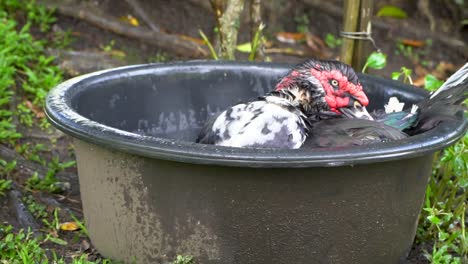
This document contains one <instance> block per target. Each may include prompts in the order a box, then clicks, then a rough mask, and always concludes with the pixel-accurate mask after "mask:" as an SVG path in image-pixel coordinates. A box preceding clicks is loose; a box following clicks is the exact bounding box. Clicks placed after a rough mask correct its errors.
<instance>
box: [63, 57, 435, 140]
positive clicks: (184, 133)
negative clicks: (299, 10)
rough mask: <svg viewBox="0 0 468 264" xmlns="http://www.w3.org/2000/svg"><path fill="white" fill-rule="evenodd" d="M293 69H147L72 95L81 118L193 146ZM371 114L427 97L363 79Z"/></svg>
mask: <svg viewBox="0 0 468 264" xmlns="http://www.w3.org/2000/svg"><path fill="white" fill-rule="evenodd" d="M287 71H288V67H285V66H283V67H243V68H239V67H234V66H232V67H230V66H225V67H219V68H213V67H211V68H209V69H208V68H205V67H203V66H199V67H193V66H192V67H185V68H184V67H180V66H179V67H171V66H167V67H164V66H159V67H151V66H149V67H146V68H138V69H136V70H126V71H125V72H124V73H123V72H122V74H115V73H113V74H110V75H108V76H107V75H106V74H103V75H99V76H97V77H94V78H88V79H86V80H84V81H82V82H81V83H79V84H78V85H77V86H76V87H75V89H74V90H73V91H70V93H72V94H71V95H69V98H70V103H71V107H72V108H73V110H75V111H76V112H77V113H79V114H80V115H82V116H84V117H86V118H89V119H91V120H93V121H96V122H99V123H102V124H104V125H107V126H110V127H113V128H117V129H121V130H125V131H128V132H134V133H138V134H141V135H149V136H154V137H160V138H167V139H174V140H182V141H188V142H194V141H195V139H196V137H197V135H198V133H199V131H200V129H201V128H202V126H203V125H204V123H205V122H206V120H207V119H208V118H211V117H213V116H215V115H216V114H217V113H219V112H221V111H223V110H224V109H225V108H227V107H228V106H231V105H234V104H236V103H240V102H245V101H248V100H252V99H255V98H256V97H258V96H260V95H263V94H265V93H266V92H268V91H271V90H272V88H273V87H274V85H275V84H276V83H277V82H278V80H279V79H280V78H281V77H282V76H283V75H284V74H285V73H286V72H287ZM360 80H361V83H362V85H363V87H364V89H365V91H366V93H367V95H368V96H369V99H370V105H369V107H368V109H369V110H370V111H373V110H376V109H378V108H383V105H384V104H385V103H386V102H387V101H388V100H389V98H390V97H392V96H396V97H398V98H399V100H400V101H402V102H405V108H407V107H411V104H413V103H415V102H418V101H420V100H421V99H423V98H425V97H426V96H427V95H428V93H427V92H425V91H424V90H423V89H417V88H413V87H411V86H408V85H404V84H402V83H399V82H395V81H392V80H388V79H383V78H378V77H373V76H370V75H360Z"/></svg>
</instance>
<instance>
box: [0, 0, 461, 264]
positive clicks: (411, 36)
mask: <svg viewBox="0 0 468 264" xmlns="http://www.w3.org/2000/svg"><path fill="white" fill-rule="evenodd" d="M87 2H90V3H92V4H93V5H94V6H95V8H97V9H100V10H102V11H104V12H105V13H106V14H108V15H111V16H113V17H123V16H127V15H129V14H132V15H133V16H134V17H136V18H137V19H139V18H138V16H137V15H135V14H133V10H132V9H131V8H130V7H129V6H128V5H127V3H126V1H123V0H118V1H116V0H102V1H87ZM139 2H140V3H141V5H142V6H143V7H144V10H150V11H148V15H149V16H151V17H152V20H153V22H154V23H155V24H156V25H158V26H159V27H160V28H161V29H162V30H163V31H165V32H168V33H177V34H184V35H187V36H191V37H194V38H199V36H198V29H202V30H203V31H204V32H205V33H206V34H207V35H208V37H209V38H210V39H214V33H213V28H214V27H215V19H214V17H213V15H212V13H211V12H210V11H209V10H207V9H206V8H204V7H201V6H200V5H197V4H195V3H194V2H200V1H167V0H155V1H149V0H141V1H139ZM264 2H266V1H264ZM275 2H278V1H271V2H269V3H267V8H269V9H270V10H269V11H266V12H265V14H264V20H265V22H266V23H267V26H268V28H267V31H266V36H267V37H268V39H269V40H272V41H273V45H274V46H275V47H290V48H293V49H298V50H303V51H305V52H306V53H307V56H321V55H323V54H329V58H336V57H337V56H338V55H339V48H334V49H330V48H326V47H324V48H323V50H313V49H311V48H309V47H308V46H307V45H306V44H305V43H295V44H285V43H280V42H278V41H277V40H276V39H275V35H276V33H277V32H279V31H289V32H294V31H296V28H297V23H296V22H295V18H297V17H301V16H303V15H304V14H305V15H307V17H308V18H309V24H308V30H309V32H310V33H311V34H314V35H315V36H317V37H318V38H320V39H322V40H323V39H325V37H326V35H327V33H332V34H334V35H335V36H337V35H338V32H339V30H340V28H341V18H339V17H336V15H333V14H329V13H327V12H324V10H320V9H319V8H314V7H312V6H310V5H304V4H303V3H302V2H314V1H298V0H297V1H280V2H286V3H283V4H282V5H281V9H274V8H275ZM376 2H377V3H376V8H378V7H381V6H382V5H384V4H398V5H400V6H402V7H403V9H404V10H406V11H407V12H408V14H410V17H409V18H407V19H403V20H398V19H392V18H385V19H384V18H375V19H376V20H378V21H379V22H380V23H381V24H383V25H386V28H385V29H384V28H382V27H375V28H374V30H373V32H374V34H373V37H374V39H375V42H376V44H377V46H378V47H379V48H380V49H381V50H382V51H383V52H384V53H386V54H388V66H387V67H386V68H385V69H383V70H379V71H370V72H371V73H373V74H377V75H381V76H385V77H389V76H390V75H391V72H393V71H398V70H399V69H400V67H401V66H406V67H408V68H412V69H419V70H416V71H415V73H414V74H413V79H415V80H416V79H418V78H419V77H421V76H422V75H423V74H424V73H426V72H435V73H436V74H437V75H438V76H439V77H440V78H445V77H447V76H448V75H449V74H450V73H451V72H453V71H454V70H455V69H456V68H458V67H459V66H460V65H462V64H464V63H465V62H466V61H467V53H466V46H465V47H462V48H456V47H454V46H450V45H447V44H446V43H444V42H443V41H440V40H438V39H436V38H432V37H433V36H436V35H437V34H438V33H434V32H431V31H430V30H429V29H428V27H429V25H428V20H427V18H426V17H425V16H424V15H422V14H421V13H420V12H419V11H418V10H417V5H416V4H414V3H413V2H416V1H376ZM436 2H437V1H436ZM329 3H332V4H334V5H336V6H338V7H341V6H342V1H339V0H337V1H329ZM437 4H438V2H437V3H436V4H435V5H436V6H433V7H432V9H433V10H434V15H435V16H436V17H437V18H438V19H446V17H447V14H446V13H447V10H446V9H444V8H439V7H438V6H437ZM272 9H273V10H272ZM247 12H248V10H246V14H244V17H248V14H247ZM139 22H140V26H141V27H145V25H144V22H143V21H142V20H141V19H139ZM248 24H249V21H248V19H243V20H242V21H241V29H242V28H244V29H245V28H247V26H248ZM54 28H55V30H64V31H66V30H71V31H72V35H73V38H74V39H75V40H74V41H73V42H72V44H71V45H70V47H69V49H70V50H73V51H84V52H99V53H102V52H103V50H104V47H105V46H110V48H111V50H112V51H113V52H111V54H115V51H119V52H121V53H123V54H125V57H124V58H118V59H115V58H113V60H112V61H114V63H115V66H118V65H124V64H136V63H148V62H154V61H155V60H156V58H159V60H161V59H162V58H163V59H164V60H183V59H186V58H182V57H177V56H174V55H171V54H170V53H168V52H167V51H163V50H159V49H158V48H157V47H155V46H153V45H150V44H147V43H144V42H141V41H138V40H135V39H129V38H126V37H122V36H120V35H117V34H114V33H111V32H109V31H106V30H103V29H101V28H98V27H96V26H93V25H91V24H89V23H87V22H84V21H82V20H79V19H75V18H70V17H68V16H65V15H61V14H58V20H57V24H56V26H55V27H54ZM408 28H413V29H414V28H416V29H417V28H422V29H424V31H420V32H416V33H415V32H414V30H412V31H411V32H410V33H409V31H408ZM439 30H440V32H441V33H440V34H444V33H443V31H444V30H443V29H439ZM467 31H468V30H467V28H466V27H465V28H461V29H460V28H458V29H457V30H456V31H454V32H455V33H453V34H450V35H451V37H452V38H454V39H457V40H458V41H461V42H462V43H464V44H465V45H466V41H467V40H468V36H467V33H468V32H467ZM438 32H439V31H438ZM248 39H249V30H242V31H241V35H240V37H239V40H240V42H244V41H248ZM398 39H408V40H416V41H422V42H423V43H424V44H423V45H424V46H423V47H421V48H416V47H414V48H412V52H411V54H407V55H402V54H401V53H400V54H399V55H398V54H396V53H397V51H398V44H397V40H398ZM428 39H431V41H427V40H428ZM429 42H431V43H432V44H431V45H429V44H428V43H429ZM112 43H114V44H112ZM464 50H465V51H464ZM269 56H270V57H271V60H272V61H273V62H288V63H297V62H300V61H303V60H304V59H305V57H300V56H290V55H285V54H272V55H269ZM111 57H112V56H111ZM245 58H246V55H244V54H239V59H241V60H245ZM58 62H59V64H60V59H59V61H58ZM96 63H98V62H97V61H96ZM441 63H442V64H441ZM111 65H112V63H111ZM440 65H445V66H442V68H443V69H442V70H440V69H439V70H436V69H437V67H438V66H439V68H440V67H441V66H440ZM85 70H86V69H85ZM92 70H96V69H95V68H92ZM67 72H68V74H69V76H67V77H71V75H72V74H73V71H67ZM76 72H78V73H80V74H81V73H85V72H83V70H80V71H75V73H76ZM20 129H23V130H26V128H20ZM51 130H52V134H45V133H44V132H41V131H40V130H39V129H32V130H30V131H29V132H27V133H24V134H25V137H24V138H23V139H22V140H21V143H25V142H30V143H31V144H35V143H44V144H46V145H47V146H48V148H49V149H50V150H51V151H44V152H41V155H44V156H46V157H47V156H48V157H52V156H55V155H59V156H60V157H61V158H60V160H62V161H63V160H71V159H74V156H73V152H72V151H71V148H72V146H73V145H72V140H71V139H70V138H69V137H68V136H66V135H63V134H61V133H60V132H58V131H56V130H53V129H51ZM38 166H39V165H38ZM30 176H31V175H30V174H27V173H24V171H22V170H17V171H16V172H15V174H14V181H15V182H16V183H17V184H16V185H15V186H16V188H17V189H18V190H20V191H21V190H23V188H24V183H25V181H26V179H28V178H29V177H30ZM58 179H59V181H63V182H67V183H69V184H70V188H69V189H67V190H65V191H64V192H62V193H60V194H50V193H46V192H40V191H33V192H28V193H30V194H31V195H32V196H33V197H34V199H35V200H36V201H37V202H38V203H40V204H44V205H46V206H47V211H48V212H49V213H51V212H52V210H53V208H54V207H57V206H59V207H62V208H63V209H64V210H61V211H60V212H61V215H60V219H61V220H62V221H72V219H71V218H70V216H69V213H68V212H67V210H69V211H70V212H72V213H73V214H74V215H75V216H76V217H77V218H78V219H82V211H81V202H80V193H79V183H78V178H77V172H76V169H75V168H69V169H67V170H66V171H65V172H63V173H60V174H59V175H58ZM22 193H23V194H24V193H26V192H22ZM0 207H1V209H0V221H1V222H4V223H9V224H11V225H13V226H14V228H15V229H16V230H18V229H19V228H24V227H25V226H24V224H21V222H20V221H19V220H18V216H17V214H16V212H15V206H14V202H13V199H12V196H11V195H6V196H5V197H4V198H2V199H1V200H0ZM65 209H66V210H65ZM36 225H37V226H39V227H40V228H39V230H38V232H42V231H44V230H43V229H41V227H43V225H42V223H40V221H39V220H36ZM59 237H60V238H62V239H64V240H66V241H68V245H67V246H59V245H56V244H54V243H51V242H47V243H46V244H45V245H44V246H46V247H47V248H49V249H53V250H55V251H56V252H57V254H58V255H59V256H64V257H68V258H69V257H71V256H74V255H77V254H81V253H83V252H86V253H89V254H90V255H91V257H90V259H93V258H94V259H95V258H99V254H98V253H97V252H96V251H95V250H94V249H93V248H92V245H90V241H89V240H88V239H87V238H86V237H84V236H80V235H79V233H77V232H66V231H61V233H60V234H59ZM423 249H425V247H423V246H421V245H415V246H414V248H413V250H412V251H411V253H410V254H409V257H408V261H407V263H428V262H427V260H426V259H425V258H424V257H423V254H422V252H423Z"/></svg>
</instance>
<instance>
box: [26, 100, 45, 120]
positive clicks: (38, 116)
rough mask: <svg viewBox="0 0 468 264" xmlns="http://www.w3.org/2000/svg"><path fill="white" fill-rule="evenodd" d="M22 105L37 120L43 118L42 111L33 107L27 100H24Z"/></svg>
mask: <svg viewBox="0 0 468 264" xmlns="http://www.w3.org/2000/svg"><path fill="white" fill-rule="evenodd" d="M24 105H25V106H26V107H27V108H28V109H29V110H31V111H32V112H33V113H34V114H35V115H36V117H37V118H44V117H45V114H44V111H42V109H41V108H39V107H37V106H35V105H34V104H33V103H31V101H29V100H26V101H24Z"/></svg>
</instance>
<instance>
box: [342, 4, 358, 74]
mask: <svg viewBox="0 0 468 264" xmlns="http://www.w3.org/2000/svg"><path fill="white" fill-rule="evenodd" d="M360 2H361V1H360V0H346V1H345V5H344V8H345V11H344V17H343V31H344V32H356V31H357V30H356V29H357V27H358V18H359V4H360ZM354 43H355V40H354V39H349V38H344V39H343V45H342V46H341V61H342V62H344V63H346V64H350V65H351V64H352V61H353V53H354Z"/></svg>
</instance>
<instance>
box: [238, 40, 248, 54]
mask: <svg viewBox="0 0 468 264" xmlns="http://www.w3.org/2000/svg"><path fill="white" fill-rule="evenodd" d="M236 49H237V50H238V51H240V52H244V53H250V52H252V44H251V43H250V42H247V43H243V44H239V45H237V47H236Z"/></svg>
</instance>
